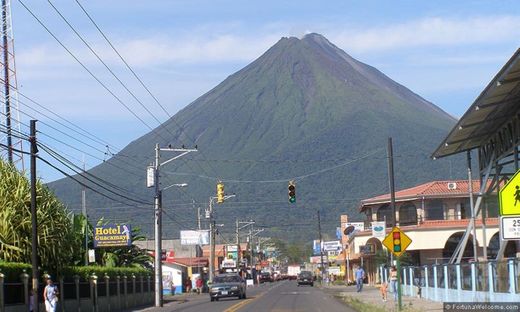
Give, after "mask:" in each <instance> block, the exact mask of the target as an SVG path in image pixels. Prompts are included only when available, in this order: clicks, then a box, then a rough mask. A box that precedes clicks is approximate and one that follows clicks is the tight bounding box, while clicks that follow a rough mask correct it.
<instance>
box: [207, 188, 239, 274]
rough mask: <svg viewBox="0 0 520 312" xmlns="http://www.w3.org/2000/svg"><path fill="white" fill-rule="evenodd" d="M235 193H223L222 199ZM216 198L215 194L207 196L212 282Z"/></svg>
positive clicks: (213, 272)
mask: <svg viewBox="0 0 520 312" xmlns="http://www.w3.org/2000/svg"><path fill="white" fill-rule="evenodd" d="M235 196H236V195H235V194H233V195H225V196H224V200H226V199H229V198H232V197H235ZM215 199H217V197H216V196H210V198H209V244H210V254H209V262H210V263H209V282H213V276H214V275H215V234H216V233H215V218H214V215H213V201H214V200H215Z"/></svg>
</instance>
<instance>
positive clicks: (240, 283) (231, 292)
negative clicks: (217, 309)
mask: <svg viewBox="0 0 520 312" xmlns="http://www.w3.org/2000/svg"><path fill="white" fill-rule="evenodd" d="M209 297H210V298H211V301H215V300H217V301H218V300H219V299H220V298H227V297H238V299H246V282H245V281H244V279H243V278H242V277H240V275H238V274H236V273H230V274H220V275H217V276H216V277H215V278H213V283H212V284H211V285H210V288H209Z"/></svg>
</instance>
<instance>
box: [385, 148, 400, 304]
mask: <svg viewBox="0 0 520 312" xmlns="http://www.w3.org/2000/svg"><path fill="white" fill-rule="evenodd" d="M388 180H389V184H390V207H391V209H392V221H393V222H392V223H393V227H396V226H397V218H396V214H395V210H396V209H395V180H394V149H393V146H392V138H388ZM396 262H397V263H396V264H397V306H398V309H399V311H401V310H402V309H403V300H402V293H401V259H400V257H396Z"/></svg>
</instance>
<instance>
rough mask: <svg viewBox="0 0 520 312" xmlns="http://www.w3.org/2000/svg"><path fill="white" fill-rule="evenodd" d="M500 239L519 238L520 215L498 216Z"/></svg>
mask: <svg viewBox="0 0 520 312" xmlns="http://www.w3.org/2000/svg"><path fill="white" fill-rule="evenodd" d="M500 239H501V240H520V216H507V217H500Z"/></svg>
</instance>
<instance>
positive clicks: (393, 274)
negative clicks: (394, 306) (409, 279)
mask: <svg viewBox="0 0 520 312" xmlns="http://www.w3.org/2000/svg"><path fill="white" fill-rule="evenodd" d="M397 282H398V281H397V268H396V267H395V265H392V267H391V268H390V286H391V287H392V292H393V293H394V300H396V301H397Z"/></svg>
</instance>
